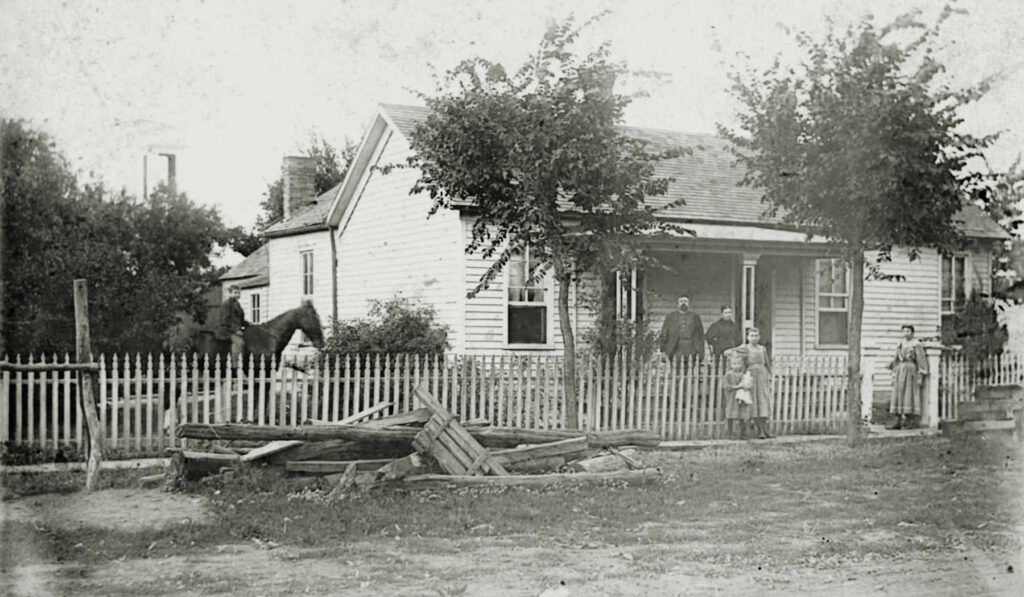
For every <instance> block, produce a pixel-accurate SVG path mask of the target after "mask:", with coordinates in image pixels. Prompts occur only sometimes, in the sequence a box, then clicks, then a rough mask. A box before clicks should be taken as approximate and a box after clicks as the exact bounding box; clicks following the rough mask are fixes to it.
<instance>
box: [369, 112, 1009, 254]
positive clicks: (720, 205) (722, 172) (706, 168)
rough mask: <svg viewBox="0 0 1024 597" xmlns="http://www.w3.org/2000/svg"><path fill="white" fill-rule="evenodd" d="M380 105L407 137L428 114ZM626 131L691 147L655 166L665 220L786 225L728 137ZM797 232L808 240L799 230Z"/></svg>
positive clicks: (974, 211) (967, 230)
mask: <svg viewBox="0 0 1024 597" xmlns="http://www.w3.org/2000/svg"><path fill="white" fill-rule="evenodd" d="M381 108H382V109H383V111H384V112H385V113H386V114H387V116H388V118H389V119H390V121H391V122H392V123H394V126H395V127H396V128H397V129H398V131H399V132H400V133H401V134H402V135H404V136H405V137H406V138H407V139H411V138H412V132H413V131H414V130H415V128H416V125H418V124H419V123H421V122H423V121H424V120H426V118H427V116H428V115H429V114H430V111H429V110H428V109H427V108H424V107H420V106H402V105H396V104H382V105H381ZM622 130H623V132H625V133H626V134H627V135H628V136H630V137H633V138H637V139H642V140H644V141H647V143H648V144H649V146H650V148H651V149H652V150H654V151H665V150H668V149H673V148H679V147H683V148H691V149H692V150H693V153H692V154H691V155H686V156H681V157H678V158H675V159H671V160H664V161H661V162H659V163H658V164H657V166H656V168H655V175H656V176H659V177H664V178H672V179H674V180H673V181H672V182H671V183H670V184H669V187H668V191H667V192H666V193H665V194H664V195H660V196H657V197H651V198H649V200H648V204H649V205H651V206H653V207H657V208H661V210H660V211H659V215H661V216H663V217H664V218H665V219H672V220H684V221H692V222H727V223H737V224H746V225H748V226H749V225H754V226H756V225H761V226H766V227H769V228H771V227H777V226H781V225H783V221H782V218H781V217H779V216H778V215H776V216H768V215H766V214H765V207H766V206H765V205H764V204H763V203H762V202H761V197H762V193H761V191H760V190H758V189H755V188H751V187H746V186H742V185H740V182H741V181H742V180H743V175H744V174H743V170H741V169H740V168H738V167H737V166H736V158H735V156H734V155H733V154H732V151H731V149H730V146H729V141H727V140H726V139H722V138H720V137H716V136H714V135H707V134H694V133H680V132H676V131H668V130H661V129H649V128H638V127H622ZM680 202H682V203H680ZM954 219H955V220H956V221H957V222H958V223H959V224H960V226H961V229H962V230H963V231H964V234H966V235H967V236H970V237H973V238H991V239H1007V238H1009V235H1008V234H1007V233H1006V231H1005V230H1003V229H1002V228H1001V227H1000V226H999V225H998V224H997V223H996V222H995V220H993V219H992V218H991V217H989V216H988V215H987V214H986V213H985V212H983V211H982V210H981V209H980V208H978V207H977V206H975V205H965V206H964V208H963V209H961V210H960V212H959V213H958V214H957V215H956V216H955V218H954ZM691 226H692V225H691ZM794 234H796V235H798V236H800V237H801V238H802V239H803V238H805V235H804V234H802V233H800V232H795V233H794ZM797 242H804V241H803V240H801V241H797Z"/></svg>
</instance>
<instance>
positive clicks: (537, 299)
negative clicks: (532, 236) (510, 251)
mask: <svg viewBox="0 0 1024 597" xmlns="http://www.w3.org/2000/svg"><path fill="white" fill-rule="evenodd" d="M539 266H540V262H539V261H538V260H536V259H535V258H534V257H533V255H532V254H531V251H530V248H529V247H527V248H526V249H524V250H523V252H522V253H518V254H516V255H513V256H512V258H511V259H509V262H508V339H507V340H508V343H509V344H547V343H548V312H549V311H548V299H549V298H550V295H551V293H550V292H549V291H548V290H547V289H546V288H545V284H544V279H543V276H538V271H537V269H538V267H539Z"/></svg>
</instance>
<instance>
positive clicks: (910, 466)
mask: <svg viewBox="0 0 1024 597" xmlns="http://www.w3.org/2000/svg"><path fill="white" fill-rule="evenodd" d="M646 460H648V461H649V462H650V463H651V464H653V465H655V466H659V467H660V468H661V469H662V470H663V471H664V473H665V476H664V480H663V481H662V482H660V483H657V484H653V485H648V486H644V487H625V486H621V485H617V484H613V483H611V484H607V485H605V486H596V487H595V486H591V487H580V488H572V489H564V490H562V489H544V490H535V489H534V490H525V489H521V488H496V489H476V488H474V489H458V490H447V491H438V490H431V491H396V490H390V491H373V492H370V493H366V494H362V495H356V496H352V497H350V498H347V499H344V500H341V501H335V502H329V501H327V500H325V499H324V497H323V496H324V494H323V493H317V492H312V493H310V492H307V493H305V494H290V495H289V494H288V493H287V490H286V487H287V484H286V480H285V479H284V478H282V477H280V476H278V475H275V474H273V473H270V472H267V471H261V470H254V471H251V472H250V473H248V474H243V475H239V476H238V477H237V478H235V479H232V480H227V481H225V480H222V479H217V480H214V481H208V482H205V483H201V484H197V485H194V486H192V487H191V488H190V489H191V491H193V492H196V493H200V494H203V495H205V496H207V497H208V498H209V507H210V508H211V509H212V512H213V517H212V520H211V522H209V523H190V524H185V525H176V526H173V527H171V528H169V529H148V530H138V531H126V530H113V529H99V528H92V527H78V528H58V527H55V528H47V529H43V530H42V531H40V530H38V529H34V528H32V527H31V526H28V525H26V524H23V523H14V522H9V521H8V522H5V523H4V528H3V534H4V536H5V537H6V538H9V539H5V541H7V540H11V539H13V540H19V537H25V538H27V535H26V534H28V535H35V537H36V539H37V540H42V541H43V543H44V544H45V545H46V551H47V552H48V553H49V555H50V556H51V557H52V558H53V559H54V560H56V561H61V562H73V563H80V564H91V563H99V562H107V561H112V560H117V559H119V558H157V557H164V556H167V555H176V554H195V553H197V551H199V552H201V551H202V550H203V549H206V548H211V547H213V546H217V545H222V544H226V543H238V542H256V543H264V544H276V545H290V546H296V547H300V548H307V549H312V550H313V551H316V550H317V548H322V549H324V550H329V551H330V553H332V554H334V555H337V553H338V546H339V545H344V544H345V543H346V542H350V541H354V540H360V539H392V538H402V539H405V540H407V541H419V540H424V539H430V538H445V539H456V540H457V539H461V538H465V537H474V538H486V540H490V541H498V542H511V544H514V545H550V546H562V547H566V548H573V549H598V548H607V547H610V546H614V547H625V548H630V549H633V550H636V551H637V553H638V554H641V555H642V556H643V558H642V559H643V562H644V565H645V566H648V567H650V568H651V569H652V570H657V569H659V568H661V567H665V566H667V565H669V564H670V563H671V562H670V561H669V560H670V559H672V558H677V557H678V556H679V552H680V549H683V550H684V552H685V555H686V557H687V559H688V560H690V561H696V562H703V563H707V564H714V565H722V566H734V565H736V563H737V562H742V564H743V565H744V566H750V567H761V568H764V569H769V568H771V569H774V570H778V569H780V568H784V567H787V566H800V567H812V568H814V567H835V566H838V565H842V564H846V563H851V562H863V561H868V560H871V559H873V558H883V559H886V560H901V559H907V558H914V557H926V556H927V555H928V554H936V553H951V552H955V551H956V550H959V549H965V548H966V547H967V546H968V545H969V546H970V547H971V548H981V549H986V550H997V551H1000V552H1009V551H1013V550H1017V549H1019V548H1020V547H1021V545H1020V537H1018V536H1017V535H1015V534H1014V532H1013V529H1014V528H1015V527H1014V525H1015V524H1016V523H1017V522H1018V521H1019V516H1020V515H1019V514H1018V512H1020V511H1021V510H1022V496H1021V494H1020V492H1019V485H1018V484H1019V481H1020V479H1021V473H1022V472H1024V467H1022V463H1021V458H1020V453H1019V449H1018V448H1017V447H1016V446H1011V445H1007V444H1003V443H998V442H984V441H978V442H974V443H967V444H965V443H952V442H950V441H948V440H945V439H940V438H932V439H914V440H890V441H886V442H871V443H868V444H866V445H863V446H860V447H858V448H856V449H854V448H850V447H847V446H845V445H844V444H840V443H829V444H803V445H789V446H772V445H769V444H758V445H749V446H739V447H729V448H720V449H715V450H706V451H702V452H688V453H650V454H647V455H646ZM110 473H111V474H107V472H106V471H105V472H104V475H103V477H104V483H111V484H115V485H116V484H118V483H122V482H128V480H129V479H130V478H131V477H133V476H135V477H137V476H138V475H139V474H141V473H138V472H136V471H129V472H124V473H120V472H119V473H120V475H118V474H116V473H114V472H113V471H111V472H110ZM62 475H71V476H72V477H74V475H75V474H74V473H66V474H65V473H62ZM74 480H75V479H74V478H72V479H70V480H66V481H65V480H60V481H57V482H49V483H39V484H36V482H35V481H33V480H30V479H21V480H20V481H19V483H21V484H22V486H21V487H19V488H18V491H21V492H22V494H26V493H32V492H33V491H37V490H38V489H41V488H43V487H50V488H53V489H57V490H61V489H62V488H66V487H70V486H74V487H75V488H78V487H81V483H77V484H76V483H73V481H74ZM425 543H426V542H425ZM431 545H433V543H432V544H431ZM666 546H671V549H668V548H667V547H666ZM431 549H434V547H431Z"/></svg>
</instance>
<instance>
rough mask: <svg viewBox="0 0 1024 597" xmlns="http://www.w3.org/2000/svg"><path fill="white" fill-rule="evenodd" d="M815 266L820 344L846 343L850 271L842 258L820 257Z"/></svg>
mask: <svg viewBox="0 0 1024 597" xmlns="http://www.w3.org/2000/svg"><path fill="white" fill-rule="evenodd" d="M815 265H816V267H815V270H816V272H817V275H816V280H815V297H816V299H815V300H816V301H817V303H816V311H817V315H818V345H819V346H845V345H846V326H847V323H848V321H849V317H850V270H849V269H847V267H846V264H845V263H843V262H842V261H841V260H839V259H818V260H816V261H815Z"/></svg>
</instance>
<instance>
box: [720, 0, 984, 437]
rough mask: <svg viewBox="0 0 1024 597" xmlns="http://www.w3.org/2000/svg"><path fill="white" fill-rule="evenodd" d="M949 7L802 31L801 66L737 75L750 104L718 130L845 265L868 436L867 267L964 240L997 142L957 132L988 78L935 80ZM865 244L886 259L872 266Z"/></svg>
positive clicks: (771, 205) (856, 420) (787, 213)
mask: <svg viewBox="0 0 1024 597" xmlns="http://www.w3.org/2000/svg"><path fill="white" fill-rule="evenodd" d="M952 12H953V11H951V10H950V9H948V8H947V9H946V10H945V11H944V12H943V14H942V16H941V17H940V18H939V20H938V21H937V23H936V24H934V25H932V26H925V25H923V24H921V23H920V22H919V21H918V20H917V15H916V13H912V14H909V15H907V16H904V17H901V18H899V19H896V20H895V21H894V22H893V23H891V24H889V25H886V26H884V27H877V26H876V25H875V24H874V23H873V22H872V21H871V20H870V18H868V19H865V20H863V21H862V22H861V23H860V24H859V25H857V26H852V27H850V28H848V29H846V30H845V31H842V32H839V33H837V32H836V31H834V30H833V31H830V32H829V33H828V34H827V35H826V36H825V37H824V39H823V40H821V41H816V40H814V39H812V38H811V37H810V36H809V35H807V34H802V33H801V34H797V35H796V41H797V42H798V44H799V46H800V47H801V48H802V50H803V51H804V53H805V59H804V60H803V61H802V62H800V63H799V64H797V65H794V66H792V67H789V66H784V65H783V64H781V63H780V62H779V61H778V60H776V63H775V64H774V65H773V66H772V67H770V68H769V69H767V70H766V71H764V72H762V73H753V72H746V73H736V74H734V76H733V86H732V94H733V96H734V97H735V98H736V99H737V100H738V101H739V103H740V104H741V105H742V107H743V111H742V112H741V113H740V114H739V131H738V132H734V131H730V130H726V129H724V128H723V129H722V133H723V134H724V135H726V136H727V137H728V138H730V139H731V140H732V141H733V142H734V143H735V145H736V146H737V147H738V150H737V152H736V157H737V160H738V161H739V163H740V164H742V165H743V166H745V167H746V170H747V176H746V178H745V181H744V183H745V184H747V185H751V186H755V187H758V188H761V189H764V193H765V194H764V201H765V202H766V203H767V205H768V211H769V212H770V213H772V214H777V215H780V216H781V217H782V218H783V220H785V221H786V222H790V223H794V224H798V225H800V226H802V227H804V229H805V230H808V231H811V232H813V233H816V234H820V235H823V236H825V237H827V238H828V239H829V241H830V242H831V243H832V244H833V245H834V247H835V249H836V252H837V253H838V255H840V256H841V257H842V259H843V260H845V262H846V264H847V266H848V268H849V272H850V279H851V281H852V294H851V300H850V303H851V304H850V311H849V320H848V330H847V331H848V345H849V350H848V362H849V380H850V383H849V388H848V391H847V396H848V399H849V423H848V431H849V434H850V437H851V439H856V438H857V437H858V436H859V435H860V433H861V432H862V426H861V421H860V408H861V404H860V403H861V396H860V376H861V371H860V352H861V335H860V332H861V321H862V318H863V310H864V279H865V275H866V270H868V271H867V273H873V274H876V275H878V274H879V270H878V269H877V263H878V262H882V261H886V260H888V259H889V258H890V255H891V252H892V249H893V247H896V246H906V247H910V250H911V258H916V257H917V256H918V251H919V249H918V248H919V247H936V248H938V249H939V250H940V251H941V252H943V253H944V254H945V253H948V252H950V251H951V250H952V249H954V248H956V247H957V246H959V244H960V243H962V242H963V234H962V233H961V232H960V230H958V228H957V227H956V225H955V224H954V221H953V217H954V214H956V212H957V211H958V210H959V209H960V208H961V206H962V205H963V202H964V199H965V197H966V196H968V195H970V194H972V193H973V192H974V191H975V190H976V189H977V188H978V187H979V183H980V182H981V177H980V175H978V174H977V173H974V172H971V171H970V169H969V168H968V162H969V161H970V160H971V159H973V158H976V157H979V156H980V155H981V151H982V150H983V149H984V148H985V147H986V146H987V145H988V144H989V143H990V142H991V140H992V138H978V137H975V136H971V135H968V134H965V133H963V132H960V131H959V125H960V124H961V123H962V118H961V116H960V110H961V108H962V107H963V106H964V105H965V104H968V103H970V102H972V101H974V100H976V99H977V98H979V97H980V96H981V95H982V94H983V93H984V91H985V89H986V85H985V84H982V85H979V86H976V87H971V88H968V89H960V90H953V89H950V88H948V87H946V86H943V85H940V84H939V82H938V80H937V76H938V75H939V74H940V73H942V71H943V66H942V65H941V64H940V63H939V62H938V61H937V60H936V59H935V57H934V56H933V54H932V50H931V44H932V43H933V41H934V38H935V36H936V35H937V33H938V30H939V28H940V25H941V24H942V22H944V21H945V20H946V19H947V18H948V17H949V16H950V15H951V14H952ZM908 34H909V35H908ZM908 39H909V40H908ZM869 251H878V256H879V257H878V262H870V263H867V266H866V260H865V253H867V252H869Z"/></svg>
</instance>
